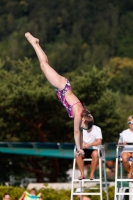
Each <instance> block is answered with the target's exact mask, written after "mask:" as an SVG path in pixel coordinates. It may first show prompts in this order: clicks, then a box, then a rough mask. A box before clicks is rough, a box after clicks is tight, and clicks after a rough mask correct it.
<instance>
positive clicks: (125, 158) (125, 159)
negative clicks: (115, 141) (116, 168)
mask: <svg viewBox="0 0 133 200" xmlns="http://www.w3.org/2000/svg"><path fill="white" fill-rule="evenodd" d="M130 155H131V154H130V153H129V152H123V153H122V154H121V157H122V164H123V166H124V168H125V169H126V171H127V173H128V178H131V175H130V173H129V172H130V164H129V158H130Z"/></svg>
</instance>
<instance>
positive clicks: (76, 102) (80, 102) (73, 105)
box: [71, 101, 81, 107]
mask: <svg viewBox="0 0 133 200" xmlns="http://www.w3.org/2000/svg"><path fill="white" fill-rule="evenodd" d="M78 103H81V102H80V101H78V102H76V103H74V104H73V105H72V106H71V107H73V106H74V105H76V104H78Z"/></svg>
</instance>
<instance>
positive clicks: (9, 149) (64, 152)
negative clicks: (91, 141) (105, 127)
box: [0, 142, 117, 160]
mask: <svg viewBox="0 0 133 200" xmlns="http://www.w3.org/2000/svg"><path fill="white" fill-rule="evenodd" d="M103 145H104V147H105V158H106V160H115V159H116V145H117V143H105V144H103ZM74 147H75V144H74V143H53V142H0V153H6V154H21V155H29V156H31V155H32V156H45V157H54V158H66V159H73V158H74Z"/></svg>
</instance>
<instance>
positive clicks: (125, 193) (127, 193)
mask: <svg viewBox="0 0 133 200" xmlns="http://www.w3.org/2000/svg"><path fill="white" fill-rule="evenodd" d="M123 194H124V195H133V193H131V192H130V193H129V192H120V193H119V192H117V193H116V195H123Z"/></svg>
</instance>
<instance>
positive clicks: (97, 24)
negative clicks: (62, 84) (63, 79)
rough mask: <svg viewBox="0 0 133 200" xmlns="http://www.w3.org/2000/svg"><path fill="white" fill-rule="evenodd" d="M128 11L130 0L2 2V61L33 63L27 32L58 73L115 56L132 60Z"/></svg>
mask: <svg viewBox="0 0 133 200" xmlns="http://www.w3.org/2000/svg"><path fill="white" fill-rule="evenodd" d="M132 8H133V4H132V2H131V1H129V2H128V3H127V2H126V1H120V0H118V1H114V0H113V1H111V2H110V1H109V0H103V1H99V0H94V1H93V2H92V1H86V0H79V1H78V3H77V1H76V0H73V1H71V0H68V1H66V0H58V1H57V0H53V1H48V0H47V1H43V0H40V1H38V2H37V1H35V0H23V1H18V0H13V1H10V2H9V1H8V0H5V1H2V3H1V5H0V16H1V17H0V27H1V29H0V35H1V38H0V50H1V57H2V58H5V57H6V56H7V55H8V56H10V57H12V58H13V59H18V58H23V57H24V56H25V55H27V56H30V57H32V58H35V56H36V55H35V54H34V52H33V51H32V49H31V48H27V47H28V45H29V44H28V43H27V41H26V40H25V38H24V33H25V32H27V31H30V32H32V33H33V34H34V35H35V36H36V37H38V38H39V39H40V42H41V46H43V47H45V50H48V51H49V56H50V57H51V58H53V59H51V61H52V64H53V66H55V67H57V68H56V69H57V70H58V69H59V70H60V71H59V72H66V71H67V72H68V71H72V70H73V69H75V68H76V67H77V66H80V64H81V63H87V64H96V65H97V66H99V65H100V66H101V65H105V64H106V63H107V62H108V60H109V59H110V58H112V57H114V56H116V55H117V56H122V57H124V56H128V57H130V58H132V57H133V56H132V46H133V41H132V33H133V29H132V27H133V26H132V23H133V20H132V19H133V14H132ZM51 46H53V47H52V48H51ZM60 46H61V47H60ZM57 49H58V51H57ZM62 55H63V56H62ZM56 58H57V60H56ZM63 62H64V65H63ZM58 65H60V66H58ZM66 66H67V68H66ZM63 68H64V69H63Z"/></svg>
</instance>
